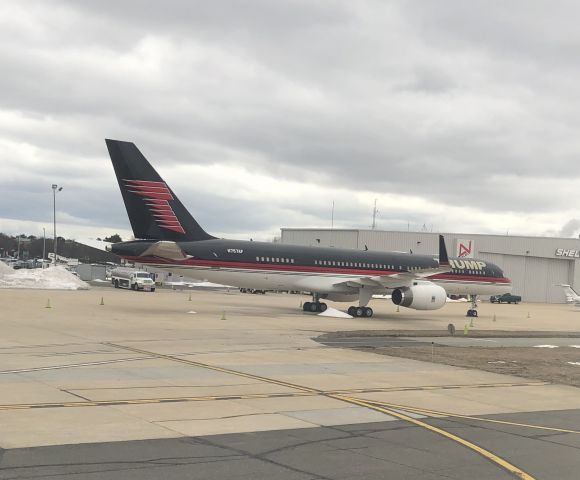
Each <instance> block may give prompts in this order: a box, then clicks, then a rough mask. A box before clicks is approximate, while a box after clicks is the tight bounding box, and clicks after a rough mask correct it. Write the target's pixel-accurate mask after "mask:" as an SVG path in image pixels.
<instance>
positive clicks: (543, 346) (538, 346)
mask: <svg viewBox="0 0 580 480" xmlns="http://www.w3.org/2000/svg"><path fill="white" fill-rule="evenodd" d="M534 347H535V348H558V345H534Z"/></svg>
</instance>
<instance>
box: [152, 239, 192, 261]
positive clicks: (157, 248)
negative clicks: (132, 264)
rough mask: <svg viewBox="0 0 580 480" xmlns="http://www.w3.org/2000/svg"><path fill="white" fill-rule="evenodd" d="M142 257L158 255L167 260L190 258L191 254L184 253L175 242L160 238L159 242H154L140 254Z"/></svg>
mask: <svg viewBox="0 0 580 480" xmlns="http://www.w3.org/2000/svg"><path fill="white" fill-rule="evenodd" d="M141 256H142V257H159V258H166V259H168V260H175V261H181V260H187V259H188V258H191V255H186V254H185V252H184V251H183V250H182V248H181V247H180V246H179V245H178V244H177V243H175V242H170V241H167V240H161V241H160V242H155V243H154V244H153V245H151V246H150V247H149V248H147V250H145V251H144V252H143V253H142V254H141Z"/></svg>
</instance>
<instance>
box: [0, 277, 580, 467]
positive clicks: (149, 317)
mask: <svg viewBox="0 0 580 480" xmlns="http://www.w3.org/2000/svg"><path fill="white" fill-rule="evenodd" d="M190 295H191V297H190ZM101 297H103V303H104V305H101ZM189 298H191V300H189ZM305 300H307V298H306V297H300V296H295V295H283V294H280V295H274V294H268V295H265V296H262V295H257V296H256V295H243V294H239V293H237V292H230V293H229V294H228V293H225V292H203V291H201V292H200V291H195V292H188V291H183V292H181V291H158V292H155V293H143V292H132V291H127V290H111V289H107V288H102V289H98V288H96V289H95V288H93V289H92V290H90V291H77V292H64V291H41V290H1V291H0V312H1V313H0V328H1V330H2V332H3V333H2V336H1V337H0V425H2V428H0V447H1V448H3V449H5V450H6V451H5V452H4V454H3V457H2V460H1V464H0V465H1V467H0V478H25V477H26V476H28V475H29V474H30V475H32V474H33V473H31V471H27V470H26V468H27V466H32V465H38V464H39V463H38V462H41V463H42V461H44V460H42V459H43V458H48V459H47V460H46V462H47V463H51V462H52V463H54V464H55V465H56V464H58V465H60V466H59V467H55V468H56V470H55V474H56V478H58V476H59V475H63V476H64V474H65V473H68V474H71V473H74V472H75V471H77V470H75V469H76V468H77V467H75V466H74V465H76V463H75V459H76V460H78V456H74V455H73V454H72V452H75V451H76V452H84V453H83V454H82V458H83V459H86V460H87V462H89V460H91V459H92V461H94V462H93V463H94V465H101V464H102V463H103V461H104V462H105V463H107V461H108V460H107V458H109V457H110V459H111V462H112V463H114V464H117V461H118V460H119V459H118V457H119V455H121V452H125V453H124V454H123V455H124V456H123V458H124V460H123V461H126V462H129V463H131V464H134V463H137V464H139V465H141V464H143V462H145V460H146V463H145V465H149V466H151V464H152V463H155V459H156V458H160V459H161V460H160V462H161V463H167V462H169V463H171V461H172V460H171V458H173V460H174V463H179V460H175V457H179V456H181V453H179V454H178V453H176V454H175V457H170V459H169V460H163V458H167V455H169V454H170V453H171V452H173V451H174V450H175V451H176V452H181V451H182V450H180V448H182V449H183V452H184V453H183V455H185V456H189V457H191V456H193V457H195V458H197V460H195V462H194V463H199V462H200V461H199V458H200V457H201V458H203V459H205V461H204V462H203V465H204V467H201V466H199V465H196V467H195V470H194V471H195V472H206V473H207V474H202V473H199V476H198V477H192V476H191V474H192V470H191V468H192V467H191V465H190V464H189V463H187V462H186V463H187V465H189V466H188V468H187V470H188V471H189V475H190V476H189V477H188V478H211V477H212V475H214V477H215V478H226V477H227V478H258V477H260V476H263V477H265V476H267V475H269V476H270V477H271V476H275V477H276V478H286V477H284V476H282V474H280V475H278V473H276V472H278V470H276V468H277V467H275V466H274V463H276V461H274V463H272V462H270V461H269V460H268V461H266V460H262V459H261V457H260V458H259V459H258V460H259V461H258V463H254V462H256V461H257V460H256V459H257V457H256V455H255V454H254V453H253V452H252V450H251V448H250V447H248V445H249V446H251V445H253V444H255V445H256V448H258V449H263V448H270V447H272V448H273V446H275V445H276V444H278V443H279V442H281V444H284V442H286V441H287V440H284V439H287V438H289V437H291V438H300V437H301V436H302V437H304V438H307V437H308V435H312V436H313V438H316V435H320V436H321V437H322V438H323V439H324V436H325V435H327V434H328V432H336V431H342V430H345V429H346V430H349V429H350V430H352V431H356V432H359V433H357V434H356V435H349V437H348V438H347V439H344V440H342V441H341V442H342V443H341V442H339V443H340V444H341V449H343V450H344V451H350V450H352V451H353V453H352V454H353V455H354V454H357V455H358V453H357V451H358V450H357V449H358V447H357V445H359V444H364V439H366V438H367V436H366V434H365V435H362V434H361V433H360V432H366V431H367V430H368V429H370V430H372V429H373V428H375V429H378V431H382V430H381V429H386V430H387V431H388V434H385V436H384V437H383V436H382V434H381V435H378V436H377V438H378V439H379V440H381V441H382V440H384V442H385V445H384V446H382V447H381V446H378V445H375V443H373V445H372V446H369V447H368V448H369V449H370V450H369V452H370V453H369V452H366V453H364V454H362V453H361V456H360V458H359V457H356V458H357V459H358V460H357V461H358V462H360V463H361V464H368V465H370V464H371V463H372V464H373V465H375V466H374V467H372V469H371V467H370V466H369V467H368V468H369V469H370V470H367V471H366V473H364V470H361V472H363V473H361V475H360V478H384V476H385V475H384V474H385V473H387V472H391V473H392V475H393V476H392V477H391V478H431V477H429V476H428V475H427V474H428V473H429V475H432V478H440V477H442V476H443V477H444V478H465V477H466V476H467V474H466V472H467V471H469V469H470V468H473V469H474V470H473V471H474V472H475V473H474V474H470V476H474V477H475V478H510V477H509V476H506V472H509V471H510V470H509V468H510V467H506V466H505V465H504V466H502V465H501V462H504V463H507V464H510V459H511V460H512V461H513V462H517V465H511V464H510V465H511V466H512V467H514V468H516V469H518V468H519V469H521V471H522V472H524V473H525V474H529V472H527V471H526V468H528V467H529V469H535V470H536V471H537V472H539V473H538V475H540V476H539V477H538V478H576V477H572V476H566V475H568V474H567V473H566V472H567V471H568V470H567V469H569V471H570V472H574V471H577V469H578V467H580V459H579V458H578V457H580V456H579V455H577V451H578V447H579V446H580V445H579V444H578V440H577V439H578V438H580V437H579V436H578V435H579V434H578V432H576V430H578V429H580V425H578V424H577V423H576V424H574V422H577V419H578V418H579V416H578V412H577V411H576V409H577V408H578V407H579V406H580V390H578V389H577V388H574V387H569V386H564V385H555V384H549V383H546V382H538V381H536V382H534V381H530V380H525V379H522V378H519V377H513V376H507V375H499V374H494V373H488V372H483V371H477V370H468V369H462V368H456V367H450V366H447V365H438V364H431V363H426V362H418V361H414V360H408V359H402V358H395V357H388V356H383V355H375V354H373V353H368V352H361V351H354V350H349V349H339V348H332V347H328V346H325V345H322V344H319V343H317V342H316V341H314V340H313V338H315V337H317V336H319V335H320V334H322V333H325V332H333V331H341V330H349V331H352V330H372V329H378V330H384V329H391V328H392V329H417V330H434V329H446V328H447V325H448V324H449V323H455V324H456V325H457V326H461V325H463V323H465V321H466V319H465V317H464V315H465V309H466V308H467V307H466V305H465V304H448V305H447V306H445V307H444V308H443V309H442V310H439V311H435V312H415V311H412V310H411V311H403V309H401V311H400V312H396V307H395V306H394V305H392V303H390V302H388V301H384V300H381V301H375V302H374V303H373V308H374V309H375V317H373V318H371V319H334V318H328V317H319V316H316V315H312V314H305V313H303V312H302V311H301V310H300V309H299V305H300V302H301V301H305ZM49 301H50V303H49V306H50V308H47V306H48V302H49ZM336 306H337V307H339V308H340V306H341V305H340V304H338V305H336ZM494 314H495V316H496V319H495V321H493V320H492V317H493V315H494ZM579 324H580V315H578V312H575V311H574V310H573V309H572V307H570V306H568V305H527V304H520V305H490V304H482V305H481V306H480V317H479V318H478V319H477V328H480V329H497V328H499V327H501V328H502V329H504V330H520V331H523V330H545V331H557V330H562V331H575V330H578V325H579ZM579 368H580V367H579ZM413 409H415V410H413ZM433 412H435V413H433ZM448 413H452V414H454V415H463V416H469V417H474V416H476V417H487V416H492V417H491V418H494V419H497V420H499V421H501V420H505V419H510V418H520V417H518V415H524V417H525V415H528V416H527V417H525V418H526V419H527V420H525V422H530V423H531V424H533V426H529V425H528V426H525V427H524V426H519V427H518V426H515V425H509V426H508V425H503V424H501V428H504V427H505V428H507V429H508V433H507V434H506V433H504V432H500V433H498V432H497V429H498V428H499V427H498V425H500V424H491V423H490V424H489V425H492V426H493V428H490V427H489V425H488V426H485V427H482V426H481V424H480V423H478V422H479V420H473V419H463V420H462V422H465V421H468V422H476V423H477V426H472V427H466V426H464V425H463V424H462V425H458V424H457V422H455V420H451V419H452V418H455V417H450V416H449V415H447V414H448ZM563 416H565V417H566V418H567V419H569V418H571V419H572V421H566V422H564V421H563V420H562V419H563V418H564V417H563ZM413 422H418V423H413ZM453 422H455V423H453ZM562 425H565V426H566V428H562ZM429 426H432V427H433V428H434V429H435V430H433V429H430V428H429ZM538 426H549V427H554V430H537V429H535V428H534V427H538ZM484 430H485V432H484ZM562 430H573V431H572V432H570V431H568V432H564V431H562ZM532 431H535V433H533V435H535V436H536V437H538V439H540V440H538V439H534V441H533V442H539V443H538V444H537V445H538V446H537V447H535V446H532V445H531V443H533V442H531V443H530V442H527V441H526V442H523V440H522V439H524V438H527V436H529V435H532V433H530V432H532ZM258 432H262V433H258ZM289 432H290V433H289ZM296 432H299V433H298V434H297V433H296ZM446 433H447V434H448V435H446ZM486 435H489V437H486ZM454 436H456V437H457V438H454ZM500 437H501V438H500ZM544 437H545V438H544ZM377 438H373V440H372V442H377ZM470 438H471V439H472V440H471V442H473V444H472V445H469V443H470ZM534 438H535V437H534ZM232 439H234V440H232ZM277 439H280V440H277ZM462 439H463V440H464V443H462V442H461V440H462ZM504 440H505V441H504ZM136 441H140V442H136ZM221 441H225V442H226V443H227V442H230V441H233V442H234V443H235V442H239V443H240V444H242V445H244V446H246V447H248V449H247V452H246V453H243V452H244V450H243V449H241V450H240V451H241V453H239V454H236V455H239V456H240V458H238V459H237V460H236V461H233V462H229V461H228V462H226V463H227V465H226V464H224V463H223V462H221V461H220V462H217V461H216V462H214V461H213V460H211V458H214V456H215V458H218V457H219V456H220V455H222V453H224V452H226V453H225V454H227V455H231V451H230V450H228V449H227V448H226V449H225V450H223V445H220V444H219V442H221ZM119 442H121V443H119ZM204 442H209V443H204ZM212 442H218V443H215V445H217V447H215V448H217V449H218V450H219V452H218V453H215V452H214V453H212V452H213V450H212V449H213V448H214V446H212V445H214V443H212ZM325 442H326V440H324V441H321V442H318V441H316V445H317V447H316V448H321V449H322V450H320V452H323V451H324V452H331V451H334V453H333V454H329V456H328V457H326V456H325V455H323V454H322V453H320V454H318V455H316V451H317V450H316V448H315V449H314V450H313V449H308V448H304V449H302V450H300V448H298V449H297V448H295V447H293V448H292V452H293V453H292V454H290V457H291V458H290V457H288V459H287V463H288V469H287V478H356V477H355V476H353V475H347V473H348V469H346V467H344V468H342V469H341V468H340V467H339V465H340V462H338V460H339V459H342V460H344V461H345V462H346V461H347V460H346V459H347V458H349V455H350V453H349V454H348V455H347V454H346V453H345V456H344V457H341V456H340V451H341V449H340V448H335V446H334V444H333V445H330V446H329V445H327V444H326V443H325ZM465 442H466V443H465ZM520 442H523V443H520ZM269 443H270V446H269V445H268V444H269ZM331 443H332V442H331ZM548 443H549V445H548ZM568 443H570V445H568ZM71 444H72V445H77V446H76V447H74V448H68V447H62V446H63V445H71ZM82 444H86V445H82ZM176 445H180V446H181V447H179V448H178V447H177V446H176ZM199 445H201V446H199ZM204 445H210V446H212V448H209V447H208V448H207V449H205V447H204ZM260 445H261V446H260ZM522 445H525V446H526V449H523V447H522ZM528 445H529V449H527V448H528ZM410 446H412V447H413V448H415V453H414V457H413V456H411V453H412V452H408V455H407V456H405V455H404V454H403V450H401V453H400V455H395V456H393V457H392V460H391V461H389V462H378V463H377V464H375V460H371V457H372V455H374V453H373V452H375V453H376V455H375V456H376V457H377V458H382V457H383V456H384V455H385V454H386V453H380V452H379V450H381V449H382V451H383V452H387V453H389V452H390V453H389V454H390V455H392V454H393V453H394V452H397V451H398V449H405V448H411V447H410ZM198 447H199V448H198ZM202 447H203V448H202ZM548 447H549V449H550V451H554V452H557V453H555V454H554V455H553V462H552V463H553V465H552V464H551V461H548V460H545V461H544V462H542V465H540V466H538V465H537V464H538V463H539V462H538V461H537V458H538V451H541V450H542V449H546V448H548ZM236 448H237V447H236ZM312 448H314V447H312ZM364 448H366V447H364ZM477 448H480V449H482V450H483V451H478V450H477ZM536 448H537V449H539V450H536ZM51 449H52V450H51ZM220 449H221V450H220ZM439 449H440V450H439ZM446 449H448V450H446ZM50 452H53V453H50ZM54 452H60V453H54ZM103 452H109V454H108V455H109V457H108V456H107V455H105V454H104V453H103ZM220 452H221V453H220ZM228 452H229V453H228ZM301 452H302V453H301ZM377 452H378V453H377ZM359 453H360V452H359ZM214 454H215V455H214ZM45 455H48V456H49V457H44V456H45ZM115 455H117V457H115ZM442 455H449V456H450V457H452V459H453V462H454V463H453V464H452V466H451V467H450V469H455V470H454V473H453V472H451V470H450V469H447V470H445V467H444V466H443V465H442V464H440V463H436V461H435V460H436V458H440V457H442ZM245 456H247V460H248V462H250V463H247V464H245V463H244V460H243V458H242V457H244V458H245ZM301 458H303V459H304V461H303V462H302V467H300V468H297V467H296V465H298V466H300V465H301V460H300V459H301ZM332 458H337V460H336V463H333V460H332ZM353 458H354V457H353ZM397 458H399V459H401V462H399V463H400V464H401V468H402V469H403V468H405V469H406V468H407V467H408V468H409V469H410V470H409V471H407V470H400V472H404V475H403V473H400V476H397V475H399V473H396V472H397V471H398V470H392V469H393V468H395V467H393V466H392V464H393V462H394V463H397ZM413 458H414V459H415V460H412V459H413ZM429 458H432V459H433V464H432V465H429ZM550 458H552V457H550ZM403 459H405V460H404V461H402V460H403ZM306 460H308V461H306ZM317 460H318V464H317V465H315V464H316V463H317ZM83 461H84V460H83ZM238 461H239V462H242V463H239V464H238V465H246V466H244V467H241V466H240V467H239V468H238V467H237V466H236V462H238ZM262 461H263V462H265V463H264V464H263V465H262V463H261V462H262ZM354 461H355V460H354V459H351V460H349V461H348V463H349V464H350V463H352V462H354ZM99 462H100V463H99ZM284 462H285V461H283V462H281V463H283V464H284ZM320 462H322V463H327V462H328V463H329V465H328V466H327V468H326V470H325V468H323V466H322V464H321V463H320ZM413 462H416V465H415V466H413ZM52 463H51V464H52ZM77 463H78V462H77ZM81 463H82V462H81ZM89 463H91V462H89ZM278 463H280V462H278ZM73 464H74V465H73ZM213 464H215V465H214V466H215V467H216V469H217V468H218V467H219V468H225V470H223V471H221V472H222V473H223V475H220V474H219V473H216V472H219V471H220V470H215V471H213V472H214V473H213V474H212V471H211V467H210V465H213ZM258 464H259V465H260V466H258ZM330 464H332V465H330ZM389 465H390V466H389ZM417 465H420V467H416V466H417ZM415 467H416V468H419V470H418V471H419V472H422V473H421V475H424V476H419V473H417V475H416V477H413V476H412V471H413V468H415ZM38 468H41V469H42V468H43V467H37V470H35V472H36V473H34V474H35V475H37V476H40V477H42V475H39V474H38ZM46 468H48V467H46ZM51 468H52V467H51ZM59 468H60V469H61V470H58V469H59ZM83 468H84V467H83ZM94 468H95V469H97V470H98V469H99V468H101V467H98V466H95V467H94ZM115 468H116V467H112V471H114V469H115ZM151 468H153V467H151ZM156 468H157V467H156ZM284 468H286V467H284ZM550 468H553V469H554V470H551V472H553V473H552V476H551V477H550V476H549V475H548V476H546V475H545V474H544V473H542V472H546V471H548V470H549V469H550ZM198 469H200V470H198ZM248 469H249V470H248ZM253 469H254V470H253ZM65 470H66V472H65ZM51 471H52V470H51ZM78 471H79V472H80V470H78ZM179 472H183V470H179V468H178V467H176V470H175V472H174V473H175V475H177V476H174V478H183V477H179V475H180V473H179ZM224 472H225V473H224ZM244 472H245V473H244ZM252 472H254V473H252ZM393 472H395V473H393ZM433 472H435V473H433ZM437 472H439V473H437ZM442 472H444V473H442ZM462 472H463V474H462ZM556 472H559V473H557V474H556ZM174 473H170V474H168V475H167V476H168V478H173V477H171V476H169V475H174ZM415 473H416V472H415ZM512 474H513V475H515V474H516V473H514V471H513V470H512ZM78 475H80V476H77V477H71V476H69V477H67V478H85V477H82V475H83V473H82V472H81V473H79V474H78ZM131 475H134V476H135V478H136V477H137V475H138V476H139V478H158V476H157V475H158V472H154V471H153V470H152V471H151V472H149V473H144V471H143V470H142V469H141V467H138V468H136V469H135V470H131V471H130V472H129V471H127V472H126V473H124V474H123V477H121V478H133V477H132V476H131ZM144 475H149V477H146V476H145V477H144ZM163 475H164V476H166V475H165V472H164V473H163ZM244 475H245V477H244ZM541 475H544V476H543V477H542V476H541ZM86 478H89V477H86ZM91 478H92V477H91ZM94 478H113V476H110V477H106V476H101V477H94ZM115 478H119V477H115ZM520 478H535V477H533V476H529V477H522V476H520Z"/></svg>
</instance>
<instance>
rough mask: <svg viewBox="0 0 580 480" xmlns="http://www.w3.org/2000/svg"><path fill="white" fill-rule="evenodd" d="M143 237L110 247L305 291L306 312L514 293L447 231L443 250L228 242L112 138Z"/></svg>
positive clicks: (179, 268) (229, 281)
mask: <svg viewBox="0 0 580 480" xmlns="http://www.w3.org/2000/svg"><path fill="white" fill-rule="evenodd" d="M105 142H106V144H107V149H108V151H109V156H110V157H111V161H112V163H113V168H114V170H115V174H116V176H117V181H118V184H119V188H120V189H121V194H122V197H123V201H124V203H125V207H126V210H127V214H128V216H129V221H130V223H131V227H132V229H133V233H134V237H135V239H136V240H132V241H127V242H120V243H115V244H112V245H110V246H109V247H108V250H109V251H111V252H112V253H114V254H116V255H118V256H120V257H122V258H124V259H126V260H129V261H133V262H137V263H141V264H145V265H150V266H152V267H155V268H158V269H167V270H170V271H172V272H174V273H175V274H177V275H184V276H188V277H193V278H204V279H207V280H208V281H210V282H216V283H220V284H226V285H234V286H236V287H240V288H254V289H264V290H290V291H305V292H310V294H311V295H312V302H305V303H304V305H303V310H304V311H305V312H313V313H317V312H318V313H320V312H323V311H325V310H326V308H327V305H326V303H324V302H322V301H321V300H325V299H327V300H330V301H336V302H353V303H354V302H357V301H358V305H352V306H350V307H349V308H348V314H349V315H351V316H353V317H367V318H368V317H372V316H373V309H372V308H371V307H369V306H368V304H369V301H370V300H371V298H372V296H373V295H391V300H392V302H393V303H394V304H395V305H397V306H401V307H407V308H411V309H415V310H436V309H439V308H441V307H443V305H445V303H446V299H447V295H452V294H455V295H470V296H471V308H470V309H469V310H468V311H467V315H468V316H473V317H477V303H476V302H477V300H476V298H477V295H499V294H502V293H506V292H509V291H510V289H511V281H510V280H509V279H508V278H506V277H505V276H504V274H503V272H502V270H501V269H500V268H499V267H498V266H496V265H494V264H493V263H491V262H487V261H483V260H478V259H465V258H449V257H448V255H447V249H446V246H445V241H444V238H443V236H441V235H440V236H439V254H438V255H417V254H410V253H406V252H404V253H403V252H378V251H370V250H368V249H365V250H355V249H342V248H324V247H310V246H298V245H287V244H279V243H267V242H254V241H243V240H227V239H223V238H216V237H214V236H212V235H210V234H208V233H207V232H206V231H205V230H204V229H203V228H202V227H201V226H200V225H199V223H198V222H197V221H196V220H195V219H194V218H193V217H192V216H191V214H190V213H189V212H188V211H187V209H186V208H185V207H184V206H183V204H182V203H181V202H180V201H179V199H178V198H177V196H176V195H175V193H173V191H172V190H171V188H169V186H168V185H167V183H165V181H164V180H163V179H162V178H161V177H160V176H159V174H158V173H157V172H156V171H155V169H154V168H153V167H152V166H151V164H150V163H149V162H148V161H147V159H146V158H145V157H144V156H143V154H142V153H141V152H140V151H139V149H138V148H137V147H136V146H135V144H134V143H131V142H125V141H119V140H110V139H106V140H105Z"/></svg>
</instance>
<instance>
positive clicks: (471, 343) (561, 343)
mask: <svg viewBox="0 0 580 480" xmlns="http://www.w3.org/2000/svg"><path fill="white" fill-rule="evenodd" d="M317 341H319V342H320V343H322V344H324V345H328V346H333V347H345V348H356V347H375V348H378V347H405V346H411V347H417V346H425V345H431V343H432V342H433V343H435V344H436V345H448V346H452V347H536V346H546V345H548V346H558V347H570V348H578V349H579V351H580V338H470V337H464V336H455V337H412V338H411V337H344V338H329V339H317Z"/></svg>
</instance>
